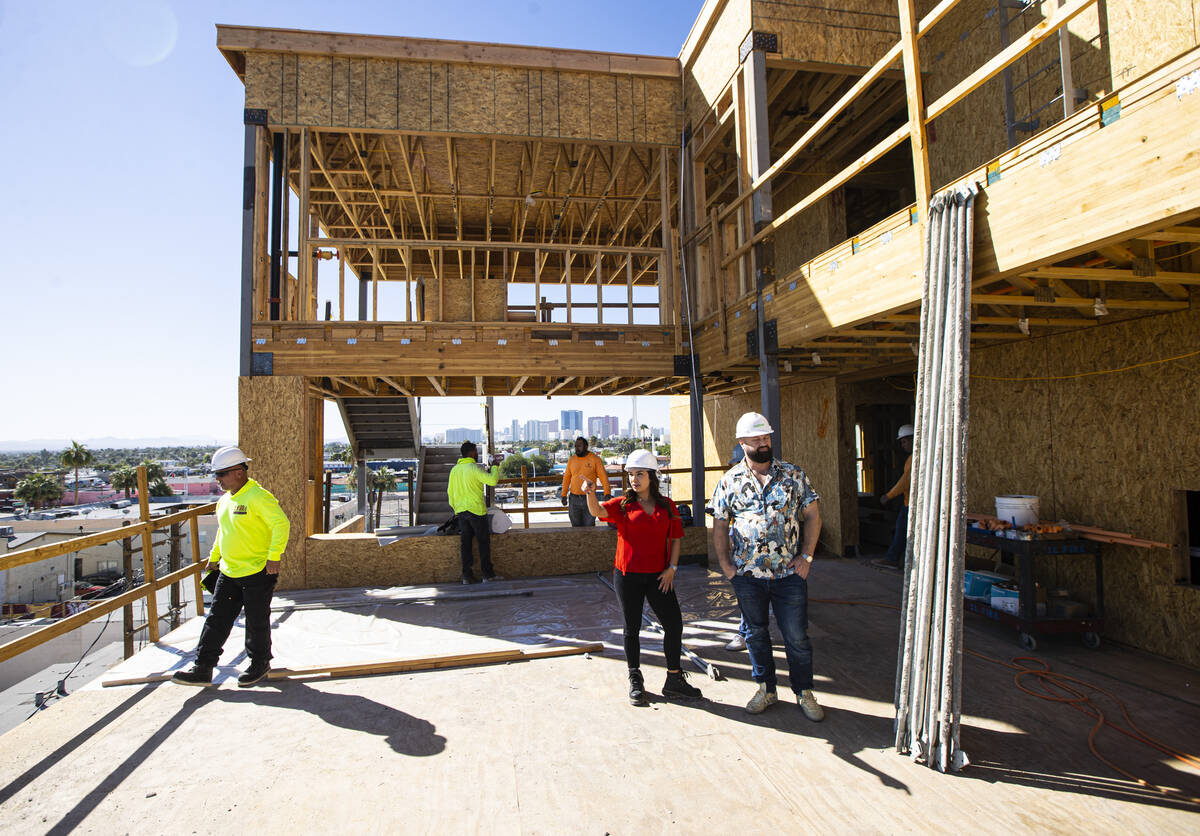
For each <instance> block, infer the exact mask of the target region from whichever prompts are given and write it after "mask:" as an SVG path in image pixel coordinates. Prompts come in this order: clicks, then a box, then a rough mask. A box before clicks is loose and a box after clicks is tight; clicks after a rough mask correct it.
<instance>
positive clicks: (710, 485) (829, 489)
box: [671, 378, 853, 555]
mask: <svg viewBox="0 0 1200 836" xmlns="http://www.w3.org/2000/svg"><path fill="white" fill-rule="evenodd" d="M779 401H780V404H779V406H780V414H781V416H782V426H780V427H779V431H780V433H781V436H782V445H783V447H782V450H781V451H780V452H777V453H776V455H777V456H780V457H781V458H783V459H784V460H786V461H789V462H791V463H792V464H795V465H797V466H798V467H800V468H802V469H803V470H804V472H805V473H806V474H808V477H809V479H810V480H811V481H812V485H813V488H815V489H816V491H817V493H818V494H820V495H821V544H822V545H823V546H825V547H826V548H827V549H829V550H830V551H832V552H834V553H835V554H838V555H840V554H842V553H843V549H844V535H843V530H842V510H841V502H840V500H839V499H838V496H839V493H840V492H841V489H842V488H841V483H840V475H839V467H838V421H837V410H838V404H837V391H836V386H835V383H834V379H833V378H828V379H825V380H818V381H812V382H807V383H798V384H793V385H786V386H781V387H780V390H779ZM760 408H761V404H760V402H759V396H758V393H757V392H751V393H746V394H740V395H722V396H717V397H712V398H705V399H704V460H705V462H704V463H705V464H706V465H708V466H710V467H711V466H713V465H718V464H720V465H725V464H727V463H728V462H729V458H730V455H731V453H732V452H733V445H734V442H735V436H734V431H735V427H736V426H737V420H738V418H739V417H741V415H742V414H743V413H746V412H751V411H753V412H757V411H758V410H759V409H760ZM690 424H691V422H690V420H689V409H688V400H687V398H684V397H677V398H673V399H672V404H671V438H672V439H675V441H674V443H673V444H672V446H671V467H672V468H673V469H674V468H690V467H691V442H690V440H689V439H690V438H691V429H690ZM720 478H721V474H720V473H719V472H716V471H714V472H712V473H708V474H705V480H704V487H705V495H706V498H707V497H711V496H712V492H713V489H714V488H716V485H717V481H718V480H719V479H720ZM674 479H675V481H674V483H673V485H672V491H673V493H674V495H676V496H683V495H684V494H686V495H687V496H689V497H690V494H691V485H690V482H688V480H687V478H686V477H684V478H682V479H681V478H680V477H679V476H676V477H674ZM851 485H853V482H852V483H851Z"/></svg>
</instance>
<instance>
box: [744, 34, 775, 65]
mask: <svg viewBox="0 0 1200 836" xmlns="http://www.w3.org/2000/svg"><path fill="white" fill-rule="evenodd" d="M756 49H761V50H762V51H763V52H779V36H778V35H774V34H772V33H770V32H751V33H750V34H748V35H747V36H746V39H745V40H744V41H742V44H741V46H739V47H738V63H739V64H740V63H742V62H743V61H745V60H746V56H747V55H749V54H750V53H751V52H753V51H754V50H756Z"/></svg>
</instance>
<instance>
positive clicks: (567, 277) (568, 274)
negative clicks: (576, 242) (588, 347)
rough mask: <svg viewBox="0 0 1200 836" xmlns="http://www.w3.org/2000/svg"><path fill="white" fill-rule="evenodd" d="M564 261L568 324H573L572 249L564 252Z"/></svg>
mask: <svg viewBox="0 0 1200 836" xmlns="http://www.w3.org/2000/svg"><path fill="white" fill-rule="evenodd" d="M563 261H565V262H566V272H565V273H564V274H563V278H564V280H565V281H566V284H567V324H568V325H570V324H571V251H570V250H566V251H565V252H563Z"/></svg>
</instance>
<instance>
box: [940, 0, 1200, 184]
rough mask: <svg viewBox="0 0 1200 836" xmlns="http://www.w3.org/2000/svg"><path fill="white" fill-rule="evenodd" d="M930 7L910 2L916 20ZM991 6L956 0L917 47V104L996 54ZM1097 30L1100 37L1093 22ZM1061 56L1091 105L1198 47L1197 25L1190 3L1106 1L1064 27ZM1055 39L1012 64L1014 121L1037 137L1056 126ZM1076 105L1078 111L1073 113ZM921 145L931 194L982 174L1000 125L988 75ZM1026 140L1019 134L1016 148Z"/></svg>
mask: <svg viewBox="0 0 1200 836" xmlns="http://www.w3.org/2000/svg"><path fill="white" fill-rule="evenodd" d="M933 5H934V2H933V0H924V2H922V3H919V4H918V7H919V11H920V12H921V13H922V14H923V13H925V12H927V11H928V10H929V8H931V7H932V6H933ZM995 10H996V3H995V2H994V0H962V2H961V3H959V5H958V6H956V7H955V8H954V9H953V10H951V11H950V13H949V14H948V15H947V16H946V18H945V19H944V20H942V21H941V22H940V23H938V24H937V25H936V26H935V27H934V28H933V30H932V31H930V33H929V34H928V35H926V36H925V37H924V38H922V41H921V56H922V59H923V60H922V64H923V70H924V72H925V93H926V96H925V98H926V101H933V100H934V99H936V98H937V96H939V95H941V94H942V93H943V92H945V91H946V90H948V89H950V88H951V87H952V86H953V85H954V84H956V83H957V82H958V81H960V80H961V79H963V78H965V77H966V76H967V75H969V74H970V73H971V72H972V71H973V70H974V69H976V68H977V67H979V66H980V65H981V64H982V63H983V62H984V61H985V60H986V59H987V57H988V56H991V55H995V54H996V53H998V52H999V51H1000V50H1001V48H1002V47H1001V41H1000V25H999V19H998V18H997V16H996V13H995ZM1046 13H1047V9H1046V8H1045V6H1044V4H1043V5H1040V6H1033V7H1030V8H1029V9H1026V10H1024V11H1022V12H1021V13H1020V14H1019V15H1018V14H1017V13H1016V11H1015V10H1008V14H1009V15H1010V16H1015V21H1014V22H1013V23H1012V24H1011V26H1010V28H1009V33H1010V41H1011V40H1016V39H1017V38H1018V37H1020V36H1021V35H1022V34H1023V33H1024V32H1026V31H1027V30H1028V29H1029V28H1031V27H1032V26H1033V25H1035V24H1036V23H1038V22H1040V21H1041V20H1042V19H1043V18H1044V17H1045V16H1046ZM1103 22H1107V29H1105V28H1103V26H1102V23H1103ZM1065 28H1066V31H1067V32H1068V41H1069V43H1070V50H1071V64H1072V74H1073V78H1074V85H1075V87H1077V88H1084V89H1086V90H1087V94H1088V102H1089V103H1094V102H1097V101H1100V100H1101V99H1103V98H1104V97H1105V96H1107V95H1108V94H1110V93H1111V92H1112V91H1113V90H1114V89H1117V88H1119V87H1121V86H1123V85H1126V84H1128V83H1129V82H1131V81H1134V80H1135V79H1137V78H1139V77H1140V76H1142V75H1145V74H1146V73H1148V72H1150V71H1152V70H1154V69H1155V68H1156V67H1158V66H1159V65H1161V64H1163V63H1165V62H1167V61H1169V60H1171V59H1173V58H1175V57H1176V56H1179V55H1181V54H1183V53H1185V52H1187V51H1188V50H1189V49H1191V48H1193V47H1195V46H1196V45H1197V44H1200V20H1198V19H1197V16H1196V14H1195V11H1194V0H1164V2H1158V0H1108V2H1106V3H1103V4H1099V5H1097V6H1092V7H1091V8H1089V9H1087V10H1085V11H1084V12H1082V13H1081V14H1080V15H1078V16H1077V17H1076V18H1074V19H1073V20H1072V21H1070V22H1069V23H1068V24H1067V26H1066V27H1065ZM1058 50H1059V46H1058V38H1056V37H1052V38H1049V39H1047V40H1046V41H1044V42H1042V43H1041V44H1039V45H1038V46H1036V47H1034V49H1033V50H1031V51H1030V52H1029V53H1027V54H1026V55H1025V56H1024V57H1022V58H1021V59H1019V60H1018V61H1017V62H1015V63H1014V64H1013V65H1012V80H1013V85H1014V88H1015V91H1014V118H1015V120H1016V121H1024V120H1026V118H1027V117H1032V118H1036V119H1037V120H1038V130H1045V129H1046V128H1048V127H1051V126H1052V125H1054V124H1056V123H1058V122H1059V121H1061V120H1062V118H1063V107H1062V102H1061V100H1059V101H1053V100H1054V99H1055V97H1057V96H1058V95H1059V93H1060V89H1059V88H1060V87H1061V70H1060V67H1059V65H1058V63H1057V61H1058ZM1080 106H1082V105H1080ZM933 125H934V137H935V141H933V142H932V143H931V144H930V146H929V150H930V169H931V177H932V181H933V183H934V184H935V186H937V185H939V184H945V183H948V182H950V181H952V180H953V179H954V178H956V177H958V176H959V175H961V173H962V172H963V171H966V170H969V169H971V168H974V167H976V166H979V165H982V164H983V163H984V162H986V161H987V160H989V159H991V158H993V157H995V156H997V155H999V154H1001V153H1002V152H1004V151H1005V150H1006V149H1007V147H1008V139H1007V132H1006V130H1005V126H1004V85H1003V81H1002V78H1001V77H1000V76H996V77H995V78H993V79H992V80H991V81H989V82H987V84H985V85H984V86H982V87H980V88H979V90H977V91H976V92H974V93H973V94H971V95H970V96H968V97H967V98H966V99H964V100H963V101H962V102H960V103H959V104H957V105H956V106H954V107H953V108H951V109H950V110H949V111H947V112H946V113H944V114H943V115H941V116H940V117H939V118H938V119H937V120H935V121H934V123H933ZM1029 136H1031V134H1030V133H1029V132H1019V133H1018V134H1017V139H1018V141H1023V140H1025V139H1027V138H1028V137H1029Z"/></svg>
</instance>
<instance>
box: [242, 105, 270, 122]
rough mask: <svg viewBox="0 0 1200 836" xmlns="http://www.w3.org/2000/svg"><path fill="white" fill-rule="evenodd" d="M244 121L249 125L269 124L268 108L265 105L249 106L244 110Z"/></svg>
mask: <svg viewBox="0 0 1200 836" xmlns="http://www.w3.org/2000/svg"><path fill="white" fill-rule="evenodd" d="M242 121H243V122H244V123H245V124H247V125H262V126H264V127H265V126H266V124H267V109H266V108H265V107H248V108H245V109H244V110H243V111H242Z"/></svg>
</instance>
